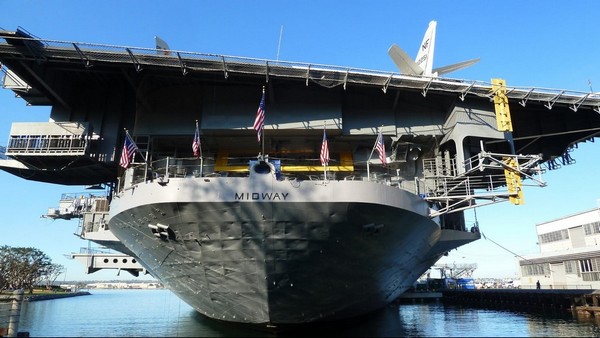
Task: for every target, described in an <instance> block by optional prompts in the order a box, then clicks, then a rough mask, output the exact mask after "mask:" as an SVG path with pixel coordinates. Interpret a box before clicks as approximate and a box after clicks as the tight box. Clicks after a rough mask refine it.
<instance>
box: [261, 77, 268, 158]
mask: <svg viewBox="0 0 600 338" xmlns="http://www.w3.org/2000/svg"><path fill="white" fill-rule="evenodd" d="M262 95H263V97H264V96H265V86H263V87H262ZM264 110H265V111H264V112H263V114H265V117H266V116H267V112H266V110H267V102H265V109H264ZM260 143H261V146H262V152H261V154H262V158H263V161H264V159H265V123H264V121H263V125H262V128H261V129H260Z"/></svg>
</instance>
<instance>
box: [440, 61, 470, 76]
mask: <svg viewBox="0 0 600 338" xmlns="http://www.w3.org/2000/svg"><path fill="white" fill-rule="evenodd" d="M477 62H479V58H476V59H471V60H467V61H463V62H458V63H455V64H451V65H448V66H444V67H439V68H435V69H434V70H433V74H438V75H442V74H446V73H450V72H453V71H455V70H459V69H463V68H466V67H469V66H471V65H473V64H475V63H477Z"/></svg>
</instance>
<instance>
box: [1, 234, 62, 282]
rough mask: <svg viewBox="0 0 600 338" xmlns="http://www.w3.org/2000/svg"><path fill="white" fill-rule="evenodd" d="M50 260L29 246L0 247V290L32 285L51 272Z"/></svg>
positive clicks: (52, 271)
mask: <svg viewBox="0 0 600 338" xmlns="http://www.w3.org/2000/svg"><path fill="white" fill-rule="evenodd" d="M53 269H54V268H53V264H52V260H51V259H50V258H49V257H48V256H47V255H46V254H45V253H43V252H42V251H41V250H39V249H36V248H31V247H10V246H8V245H4V246H1V247H0V291H2V290H4V289H27V290H29V293H32V292H33V287H34V285H35V284H36V283H39V282H40V281H41V280H42V279H43V278H44V277H45V276H47V275H48V274H53V273H54V272H55V271H54V270H53Z"/></svg>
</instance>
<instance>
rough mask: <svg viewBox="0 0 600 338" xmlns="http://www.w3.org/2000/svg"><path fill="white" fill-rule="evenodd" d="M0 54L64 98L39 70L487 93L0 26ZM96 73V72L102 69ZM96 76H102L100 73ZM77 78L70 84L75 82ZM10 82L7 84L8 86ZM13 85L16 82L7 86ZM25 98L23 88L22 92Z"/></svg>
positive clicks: (562, 94)
mask: <svg viewBox="0 0 600 338" xmlns="http://www.w3.org/2000/svg"><path fill="white" fill-rule="evenodd" d="M0 38H2V39H4V41H5V42H4V43H0V61H1V62H2V63H3V64H4V65H6V66H7V67H8V68H9V69H10V70H11V75H13V76H14V75H16V76H17V77H18V79H19V80H18V82H19V83H20V84H21V87H27V86H29V87H30V88H35V89H38V90H40V92H42V93H45V95H46V97H47V99H48V102H52V103H53V104H57V103H63V104H64V105H65V106H69V104H68V102H67V100H66V99H64V98H63V97H62V96H61V95H60V91H59V88H60V87H64V86H68V85H69V84H68V83H64V82H65V80H66V79H62V78H58V77H56V78H53V79H52V81H49V79H48V78H46V76H47V75H46V74H44V73H45V72H47V71H48V70H50V69H57V70H58V69H61V70H62V71H65V72H69V73H76V74H78V75H77V76H78V77H102V76H110V77H114V78H119V79H120V81H126V82H129V83H130V84H131V85H134V84H135V83H134V82H135V75H136V74H140V75H142V74H145V73H153V74H155V75H159V76H163V77H164V78H165V80H167V79H171V81H172V80H173V79H176V78H179V79H187V80H189V79H191V78H197V79H200V80H201V79H205V80H210V81H216V80H220V81H222V82H253V83H255V82H257V80H258V81H260V82H263V83H266V84H269V83H270V80H273V79H278V80H289V81H294V82H298V81H301V83H302V84H304V85H305V86H309V85H311V84H317V85H320V86H323V87H327V88H333V87H338V86H339V87H342V88H343V89H344V90H345V89H346V88H347V87H348V86H361V87H365V86H366V87H373V88H379V89H381V90H382V91H383V92H384V93H387V92H388V91H392V90H394V89H400V90H411V91H418V92H420V93H421V94H422V95H423V96H424V97H427V96H428V95H434V94H444V95H448V94H449V95H454V96H456V97H457V98H459V99H460V100H463V101H464V100H465V98H466V97H472V96H475V97H479V98H484V99H488V100H490V99H492V97H493V95H494V93H493V91H492V85H491V83H490V82H484V81H470V80H469V81H467V80H457V79H450V78H441V77H431V76H410V75H405V74H399V73H394V72H385V71H377V70H368V69H361V68H350V67H342V66H331V65H323V64H313V63H302V62H288V61H279V60H277V61H273V60H266V59H256V58H246V57H237V56H226V55H218V54H205V53H194V52H185V51H175V50H170V51H166V52H165V51H164V50H159V49H153V48H137V47H136V48H134V47H124V46H114V45H100V44H90V43H79V42H66V41H56V40H42V39H39V38H34V37H31V36H29V35H27V34H26V33H24V32H23V31H20V30H17V31H16V32H12V31H0ZM101 74H102V75H101ZM98 80H101V79H98ZM78 84H79V82H78V81H76V82H75V83H73V84H71V85H78ZM8 88H10V86H8ZM13 89H14V88H13ZM20 95H21V96H23V98H25V99H27V95H22V93H21V94H20ZM507 96H508V97H509V98H510V99H512V100H514V101H515V102H518V103H519V104H521V105H522V106H525V105H528V104H531V105H534V104H541V105H543V106H545V107H546V108H548V109H552V108H553V107H557V106H567V107H569V108H570V109H571V110H573V111H577V110H578V109H581V108H592V109H595V110H596V111H597V112H600V93H583V92H576V91H568V90H559V89H546V88H531V87H523V88H520V87H509V88H507Z"/></svg>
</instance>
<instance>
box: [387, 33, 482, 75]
mask: <svg viewBox="0 0 600 338" xmlns="http://www.w3.org/2000/svg"><path fill="white" fill-rule="evenodd" d="M436 26H437V22H436V21H431V22H430V23H429V27H428V28H427V31H426V32H425V36H424V37H423V42H422V43H421V47H420V48H419V53H418V54H417V57H416V59H415V61H413V60H412V59H411V57H410V56H408V54H407V53H406V52H405V51H404V50H402V49H401V48H400V47H398V45H396V44H392V46H391V47H390V49H389V50H388V54H389V56H390V57H391V58H392V60H393V61H394V63H395V64H396V66H397V67H398V69H399V70H400V73H402V74H408V75H423V76H438V75H442V74H446V73H450V72H453V71H455V70H459V69H462V68H465V67H468V66H470V65H472V64H474V63H476V62H478V61H479V58H476V59H471V60H467V61H463V62H459V63H455V64H452V65H449V66H444V67H439V68H435V69H433V49H434V47H435V29H436Z"/></svg>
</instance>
